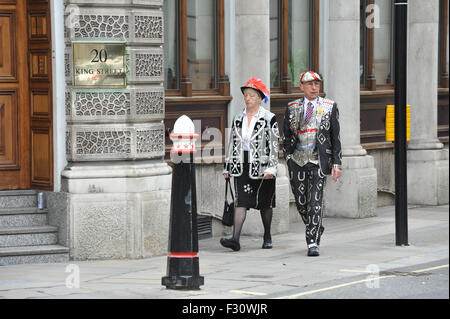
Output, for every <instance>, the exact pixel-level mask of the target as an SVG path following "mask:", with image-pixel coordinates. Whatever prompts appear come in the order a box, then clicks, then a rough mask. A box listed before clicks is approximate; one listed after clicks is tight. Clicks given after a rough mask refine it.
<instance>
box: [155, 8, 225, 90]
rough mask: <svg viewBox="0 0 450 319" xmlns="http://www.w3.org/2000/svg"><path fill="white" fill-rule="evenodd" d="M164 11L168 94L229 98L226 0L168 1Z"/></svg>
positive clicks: (165, 64) (165, 66)
mask: <svg viewBox="0 0 450 319" xmlns="http://www.w3.org/2000/svg"><path fill="white" fill-rule="evenodd" d="M163 10H164V19H165V20H164V23H165V37H166V38H165V43H164V54H165V62H164V68H165V86H166V95H169V96H186V97H190V96H193V95H202V94H203V95H205V94H208V95H211V94H213V95H214V94H221V95H227V94H228V95H229V90H228V88H227V86H229V83H228V82H227V77H226V75H225V74H224V61H225V60H224V39H223V31H224V0H165V1H164V7H163ZM224 79H225V81H224Z"/></svg>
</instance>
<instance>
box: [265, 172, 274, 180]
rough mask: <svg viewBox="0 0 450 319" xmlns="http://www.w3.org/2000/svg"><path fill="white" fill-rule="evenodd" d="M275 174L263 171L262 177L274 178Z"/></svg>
mask: <svg viewBox="0 0 450 319" xmlns="http://www.w3.org/2000/svg"><path fill="white" fill-rule="evenodd" d="M274 177H275V176H273V175H272V174H269V173H265V174H264V178H266V179H271V178H274Z"/></svg>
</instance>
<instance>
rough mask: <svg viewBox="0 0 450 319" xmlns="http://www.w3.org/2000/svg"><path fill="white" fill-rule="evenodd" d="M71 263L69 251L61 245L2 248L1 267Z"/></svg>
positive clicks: (0, 255) (0, 254)
mask: <svg viewBox="0 0 450 319" xmlns="http://www.w3.org/2000/svg"><path fill="white" fill-rule="evenodd" d="M68 261H69V249H68V248H66V247H63V246H59V245H41V246H23V247H4V248H0V266H5V265H16V264H41V263H61V262H68Z"/></svg>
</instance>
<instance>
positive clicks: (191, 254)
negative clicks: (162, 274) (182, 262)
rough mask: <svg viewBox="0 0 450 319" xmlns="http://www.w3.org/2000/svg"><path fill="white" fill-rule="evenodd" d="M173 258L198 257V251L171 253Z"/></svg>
mask: <svg viewBox="0 0 450 319" xmlns="http://www.w3.org/2000/svg"><path fill="white" fill-rule="evenodd" d="M169 257H171V258H195V257H198V254H197V253H170V254H169Z"/></svg>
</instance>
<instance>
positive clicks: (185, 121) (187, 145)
mask: <svg viewBox="0 0 450 319" xmlns="http://www.w3.org/2000/svg"><path fill="white" fill-rule="evenodd" d="M198 137H199V135H198V134H195V126H194V122H192V120H191V119H190V118H189V117H188V116H186V115H182V116H181V117H179V118H178V120H176V122H175V124H174V126H173V131H172V133H171V134H170V135H169V138H170V139H171V140H172V142H173V146H172V150H171V152H172V153H196V152H197V150H196V148H195V142H196V140H197V139H198Z"/></svg>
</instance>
